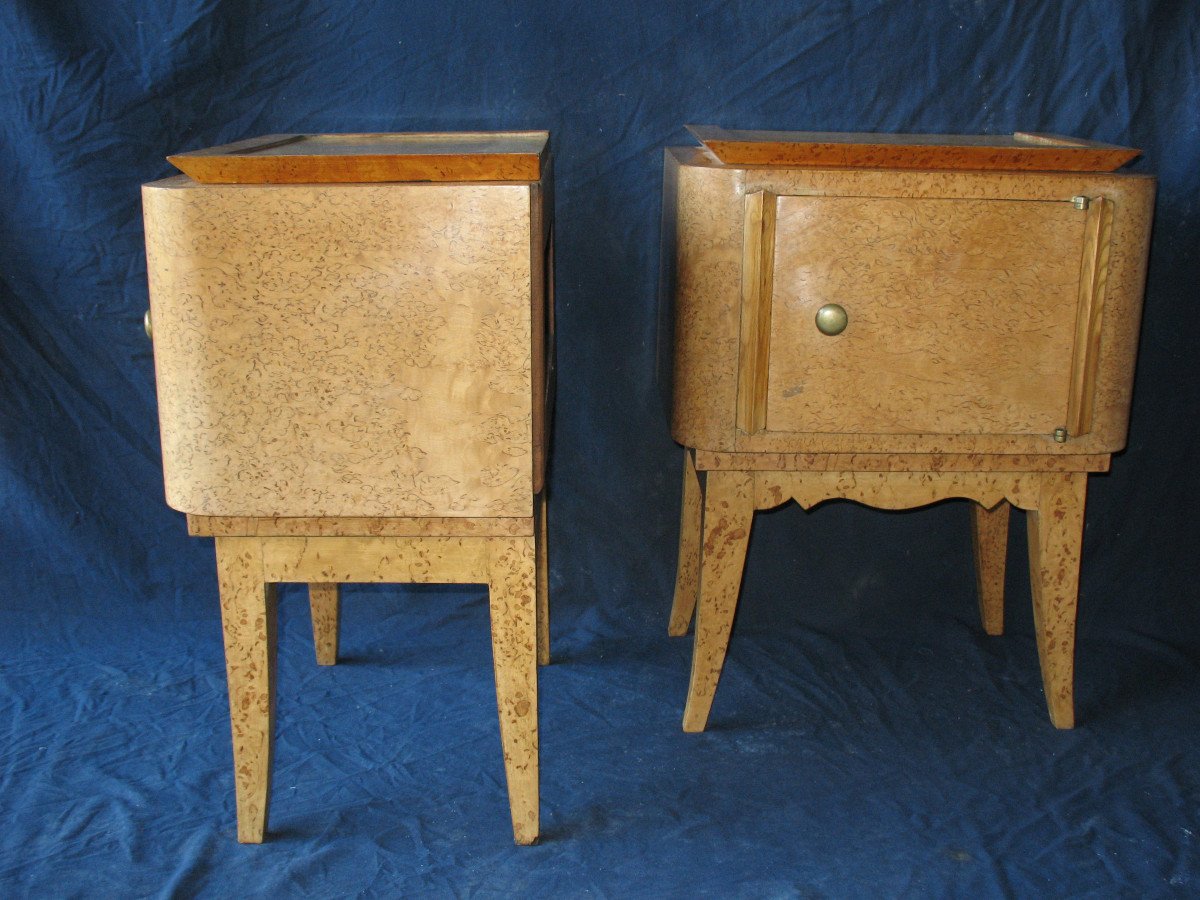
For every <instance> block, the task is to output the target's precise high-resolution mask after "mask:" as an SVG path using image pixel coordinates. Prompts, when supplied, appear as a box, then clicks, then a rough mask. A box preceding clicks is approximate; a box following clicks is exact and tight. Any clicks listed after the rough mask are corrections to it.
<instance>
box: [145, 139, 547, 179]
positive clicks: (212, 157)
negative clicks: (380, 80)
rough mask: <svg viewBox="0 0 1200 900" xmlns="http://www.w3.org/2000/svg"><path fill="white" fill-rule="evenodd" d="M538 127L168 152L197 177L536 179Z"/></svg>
mask: <svg viewBox="0 0 1200 900" xmlns="http://www.w3.org/2000/svg"><path fill="white" fill-rule="evenodd" d="M549 138H550V135H549V133H548V132H545V131H518V132H455V133H450V134H443V133H425V134H422V133H414V132H409V133H402V134H268V135H263V136H262V137H256V138H247V139H246V140H242V141H236V142H234V143H232V144H224V145H222V146H220V147H208V148H206V149H204V150H193V151H189V152H185V153H176V154H174V155H172V156H168V157H167V160H168V161H169V162H170V163H171V164H172V165H174V166H175V167H176V168H178V169H179V170H180V171H181V172H183V173H185V174H187V175H190V176H191V177H192V178H194V179H195V180H196V181H199V182H203V183H205V184H330V183H338V182H357V183H363V182H384V181H537V180H538V178H540V177H541V172H542V166H543V164H544V162H545V158H546V156H547V145H548V143H549Z"/></svg>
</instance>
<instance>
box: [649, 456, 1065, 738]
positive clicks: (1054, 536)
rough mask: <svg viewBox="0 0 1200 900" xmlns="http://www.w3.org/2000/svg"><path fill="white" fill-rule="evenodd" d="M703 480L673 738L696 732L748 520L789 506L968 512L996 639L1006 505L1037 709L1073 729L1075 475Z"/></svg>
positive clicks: (738, 574)
mask: <svg viewBox="0 0 1200 900" xmlns="http://www.w3.org/2000/svg"><path fill="white" fill-rule="evenodd" d="M706 474H707V477H706V479H705V480H704V481H703V482H698V483H697V490H698V491H699V493H700V494H701V497H702V501H701V502H702V503H703V510H704V511H703V524H702V533H703V540H702V541H701V542H700V546H699V548H698V552H699V557H700V562H699V565H700V579H699V590H698V601H697V606H696V640H695V649H694V651H693V656H692V675H691V681H690V684H689V688H688V699H687V705H686V707H685V710H684V718H683V728H684V731H703V730H704V728H705V726H706V724H707V722H708V716H709V712H710V710H711V707H712V701H713V697H714V695H715V693H716V689H717V682H718V680H719V679H720V674H721V668H722V666H723V664H724V659H725V654H726V651H727V649H728V645H729V636H730V629H731V628H732V625H733V618H734V614H735V613H736V610H737V602H738V595H739V591H740V585H741V579H742V571H743V567H744V565H745V554H746V548H747V544H748V541H749V536H750V530H751V526H752V523H753V516H754V511H755V510H765V509H772V508H774V507H777V506H780V505H781V504H784V503H787V502H789V501H793V500H794V501H796V503H798V504H799V505H800V506H802V507H803V508H805V509H811V508H812V507H814V506H817V505H819V504H820V503H823V502H825V501H826V500H831V499H848V500H854V501H856V502H858V503H863V504H865V505H868V506H872V507H878V508H883V509H911V508H914V507H920V506H926V505H929V504H931V503H936V502H938V501H941V500H946V499H950V498H966V499H970V500H974V501H975V502H976V503H977V504H979V506H978V507H976V509H977V510H978V512H973V533H974V535H975V549H976V565H977V569H976V571H977V573H978V575H979V584H980V607H981V611H982V615H983V621H984V628H985V630H986V631H987V632H988V633H989V634H999V633H1001V630H1002V627H1003V613H1004V552H1005V545H1006V542H1007V527H1008V509H1009V505H1010V504H1011V505H1012V506H1016V507H1018V508H1021V509H1025V510H1028V511H1029V533H1030V538H1029V540H1030V571H1031V578H1032V581H1033V585H1034V588H1033V605H1034V620H1035V627H1036V629H1037V641H1038V656H1039V658H1040V660H1041V666H1042V680H1043V685H1044V687H1045V692H1046V701H1047V705H1048V707H1049V710H1050V718H1051V721H1052V722H1053V723H1054V725H1055V726H1056V727H1058V728H1070V727H1072V726H1073V723H1074V707H1073V700H1072V686H1073V683H1074V646H1075V615H1076V606H1077V595H1078V580H1079V559H1080V549H1081V546H1082V540H1083V513H1084V501H1085V497H1086V492H1087V474H1086V473H1084V472H933V471H926V472H825V471H815V472H804V471H790V472H767V471H757V472H750V471H740V472H739V471H729V470H712V471H709V472H707V473H706ZM984 508H986V510H985V509H984ZM987 510H990V511H987ZM690 564H691V553H690V550H681V553H680V567H681V568H683V567H684V566H686V565H690ZM677 609H678V603H677V605H676V606H675V607H673V608H672V621H673V622H674V621H675V620H676V619H675V616H676V612H677ZM685 628H686V621H685ZM672 633H675V632H672ZM680 633H681V632H680Z"/></svg>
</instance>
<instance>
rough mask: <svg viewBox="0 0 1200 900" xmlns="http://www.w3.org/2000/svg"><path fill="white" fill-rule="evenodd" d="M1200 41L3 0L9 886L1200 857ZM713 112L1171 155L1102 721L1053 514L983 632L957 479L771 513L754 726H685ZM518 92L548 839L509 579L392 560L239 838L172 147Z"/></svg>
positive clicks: (1016, 6)
mask: <svg viewBox="0 0 1200 900" xmlns="http://www.w3.org/2000/svg"><path fill="white" fill-rule="evenodd" d="M1198 59H1200V5H1197V4H1196V3H1194V2H1189V0H1179V2H1167V0H1164V2H1151V0H1143V2H1132V0H1131V2H1121V0H1071V2H1046V3H1025V2H1018V0H1009V2H1001V0H976V2H965V0H963V2H959V0H953V2H946V3H928V4H924V3H904V2H888V0H844V2H830V3H819V4H818V3H809V2H804V3H769V2H760V3H754V2H736V0H726V2H718V0H696V2H692V3H686V4H685V3H675V2H671V3H646V2H641V0H614V2H610V3H604V4H589V3H582V2H578V0H575V2H562V3H503V2H496V0H476V2H471V3H455V2H446V0H442V2H409V3H389V2H383V0H374V2H372V0H353V2H352V0H346V2H341V3H332V2H324V3H322V2H316V0H277V2H265V0H264V2H242V3H233V2H220V0H173V2H169V3H166V2H158V3H150V2H117V0H77V2H51V0H9V2H7V3H4V4H2V5H0V130H2V133H3V143H2V144H0V211H2V215H0V300H2V312H0V359H2V362H3V366H2V377H0V422H2V423H3V424H2V426H0V523H2V524H0V534H2V535H3V538H2V541H3V544H2V546H3V553H2V554H0V556H2V558H0V895H3V896H13V897H15V896H146V895H158V894H161V895H164V896H173V895H182V896H191V895H196V894H199V895H204V896H236V895H248V894H257V893H263V894H271V895H274V896H287V895H312V896H334V895H342V894H346V895H349V894H354V893H358V892H365V893H367V894H376V895H378V894H382V895H398V894H405V895H419V894H423V893H427V894H433V895H439V896H440V895H463V896H467V895H470V896H475V895H483V896H486V895H491V894H493V893H494V894H500V895H513V896H579V895H586V896H681V897H683V896H696V895H702V896H703V895H709V896H721V897H738V896H747V897H762V896H838V897H841V896H878V895H885V896H888V895H918V896H924V895H930V894H932V895H971V896H984V895H1027V896H1044V895H1047V894H1058V895H1070V896H1076V895H1086V896H1118V895H1119V896H1163V895H1171V894H1179V895H1195V893H1196V892H1197V891H1198V890H1200V881H1198V879H1200V862H1198V860H1197V837H1196V831H1197V829H1198V826H1200V815H1198V801H1200V796H1198V793H1200V792H1198V789H1197V785H1198V779H1200V762H1198V760H1197V751H1196V749H1195V748H1196V747H1197V746H1198V745H1200V711H1198V708H1200V705H1198V704H1197V697H1198V696H1200V693H1198V689H1200V672H1198V667H1197V654H1198V653H1200V604H1198V603H1197V602H1196V601H1197V596H1196V594H1197V588H1196V585H1197V584H1200V567H1198V564H1197V560H1198V559H1200V554H1198V553H1197V550H1198V549H1200V540H1198V538H1200V534H1198V529H1197V525H1196V522H1197V517H1196V515H1195V514H1194V512H1193V510H1195V509H1196V508H1197V503H1198V501H1200V497H1198V496H1197V490H1196V476H1195V472H1196V467H1197V463H1198V462H1200V460H1197V456H1196V450H1195V447H1196V442H1195V440H1194V435H1195V432H1196V411H1197V400H1198V396H1197V393H1198V390H1197V379H1196V378H1195V374H1194V366H1193V358H1194V353H1195V350H1194V348H1195V345H1196V339H1197V325H1198V321H1197V319H1198V316H1197V303H1196V287H1195V285H1196V278H1195V275H1194V267H1195V264H1196V258H1197V252H1198V251H1200V239H1198V222H1197V203H1196V197H1197V195H1198V192H1200V135H1198V124H1200V112H1198V111H1200V77H1198ZM686 122H698V123H713V124H721V125H725V126H728V127H743V128H794V129H806V130H828V131H835V130H848V131H908V132H959V133H1008V132H1012V131H1013V130H1032V131H1050V132H1060V133H1067V134H1073V135H1078V136H1082V137H1088V138H1095V139H1099V140H1103V141H1110V142H1114V143H1120V144H1129V145H1133V146H1137V147H1141V148H1144V151H1145V154H1144V156H1143V157H1142V158H1141V159H1140V160H1139V161H1138V162H1136V163H1135V164H1134V166H1133V168H1135V169H1137V170H1141V171H1150V172H1155V173H1157V174H1158V176H1159V179H1160V189H1159V201H1158V208H1157V213H1156V220H1155V234H1154V249H1153V254H1152V259H1151V272H1150V279H1149V286H1148V290H1147V295H1146V316H1145V328H1144V332H1143V338H1142V345H1141V357H1140V364H1139V371H1138V378H1137V386H1136V394H1135V404H1134V411H1133V422H1132V431H1131V435H1130V442H1129V449H1128V451H1127V452H1126V453H1125V454H1124V455H1122V456H1120V457H1118V458H1117V459H1116V460H1115V462H1114V466H1113V471H1112V473H1111V474H1109V475H1107V476H1098V477H1093V478H1092V480H1091V494H1090V506H1089V512H1088V522H1087V526H1088V530H1087V537H1086V547H1085V560H1084V575H1083V587H1082V606H1081V614H1080V645H1079V652H1078V671H1077V675H1078V678H1077V702H1078V710H1079V717H1080V723H1081V724H1080V727H1079V728H1078V729H1077V730H1076V731H1074V732H1072V733H1063V734H1060V733H1056V732H1055V731H1054V730H1053V729H1052V728H1051V727H1050V725H1049V724H1048V722H1047V719H1046V715H1045V710H1044V704H1043V700H1042V697H1041V688H1040V682H1039V677H1038V671H1037V663H1036V656H1035V650H1034V647H1033V641H1032V637H1031V622H1030V614H1029V610H1028V602H1027V597H1028V579H1027V576H1026V575H1025V574H1024V547H1023V544H1024V541H1023V528H1022V525H1021V524H1020V523H1017V525H1016V526H1015V528H1014V533H1013V536H1012V541H1011V545H1012V548H1013V550H1012V554H1011V556H1012V559H1011V561H1010V570H1011V573H1012V574H1011V576H1010V578H1009V593H1010V597H1011V601H1010V604H1009V613H1008V620H1007V627H1008V634H1007V636H1006V637H1004V638H993V639H985V638H984V637H983V636H982V634H981V631H980V628H979V625H978V623H977V620H976V617H975V599H974V586H973V582H972V575H971V562H970V553H969V550H970V548H969V540H968V535H967V510H966V507H965V506H964V505H963V504H960V503H947V504H942V505H939V506H936V507H933V508H930V509H927V510H922V511H918V512H913V513H903V514H888V513H881V512H874V511H870V510H867V509H864V508H861V507H857V506H853V505H850V504H830V505H827V506H825V507H822V508H821V509H820V510H818V511H815V512H813V513H810V514H805V513H803V512H801V511H799V510H798V509H796V508H795V507H791V508H787V509H784V510H781V511H779V512H775V513H770V514H764V515H761V516H760V517H759V519H758V522H757V524H756V526H755V534H754V537H753V542H752V546H751V551H750V558H749V562H748V570H747V577H746V584H745V591H744V595H743V601H742V608H741V612H740V614H739V620H738V624H737V629H736V631H735V634H734V639H733V643H732V647H731V651H730V657H729V662H728V665H727V669H726V674H725V677H724V679H723V682H722V686H721V690H720V692H719V693H718V697H717V701H716V706H715V708H714V713H713V720H712V725H711V727H710V730H709V731H708V732H707V733H705V734H703V735H684V734H682V733H681V732H680V730H679V718H680V714H681V711H682V703H683V696H684V692H685V686H686V678H687V666H688V658H689V654H690V639H681V640H673V639H668V638H667V637H666V633H665V625H666V613H667V608H668V606H669V603H670V590H671V584H672V578H673V566H674V540H675V536H676V529H677V510H678V502H679V488H678V479H679V469H680V465H681V453H680V450H679V449H678V448H677V447H676V446H675V445H674V444H673V443H672V442H671V440H670V436H669V434H668V432H667V427H666V419H665V416H664V414H663V411H662V405H661V402H660V398H659V395H658V390H657V387H656V383H655V347H656V342H657V336H656V334H655V323H656V309H655V307H656V302H657V291H658V253H659V247H658V243H659V242H658V227H659V225H658V223H659V214H660V204H661V200H660V197H661V193H660V191H661V172H662V147H664V146H666V145H670V144H674V143H689V142H690V141H689V138H688V137H687V135H686V134H685V133H684V131H683V129H682V126H683V124H684V123H686ZM517 128H546V129H549V130H550V131H551V132H552V135H553V138H552V141H553V148H554V152H555V156H556V184H557V255H558V316H559V327H560V344H559V363H560V380H559V406H558V410H559V415H558V421H557V427H556V433H555V458H554V472H553V509H552V527H551V539H552V548H551V549H552V554H553V557H552V591H553V615H554V624H553V632H552V633H553V639H554V651H555V657H556V662H555V664H554V665H552V666H551V667H549V668H548V669H545V670H543V673H542V681H541V684H542V697H543V700H542V707H541V715H542V760H543V782H542V796H543V823H544V838H543V841H542V843H541V845H540V846H537V847H534V848H528V849H521V848H516V847H514V846H513V845H512V843H511V834H510V832H509V828H508V822H507V808H506V801H505V795H504V789H503V772H502V768H501V761H500V753H499V747H498V735H497V733H496V732H497V727H496V719H495V710H494V694H493V693H492V686H491V664H490V651H489V647H488V641H487V615H486V603H485V601H484V598H483V596H482V595H481V594H480V592H479V591H477V590H473V589H450V588H427V589H421V590H417V589H409V590H404V589H401V588H390V587H389V588H371V589H366V588H364V589H359V590H353V589H352V590H351V591H349V593H348V599H347V601H346V604H345V607H346V608H345V615H344V618H345V625H344V638H343V652H344V656H345V661H344V663H343V664H342V665H340V666H339V667H337V668H336V669H335V670H332V671H330V670H317V669H316V667H315V666H314V665H313V664H312V647H311V639H310V637H309V636H308V633H307V628H308V624H307V613H306V610H305V603H304V596H303V594H302V593H301V592H300V591H299V590H298V589H291V590H289V591H287V592H285V595H284V597H283V603H282V604H281V606H282V617H283V622H282V631H281V649H280V701H279V721H280V736H279V743H278V746H277V763H276V777H275V786H274V801H273V809H272V834H271V841H270V843H268V844H266V845H263V846H262V847H257V848H254V847H241V846H238V845H237V844H236V843H235V842H234V837H233V797H232V772H231V754H230V749H229V736H228V725H227V718H226V715H227V714H226V709H225V706H224V704H225V696H224V673H223V663H222V657H221V646H220V636H219V624H218V614H217V604H216V586H215V577H214V568H213V558H212V547H211V542H210V541H205V540H198V539H189V538H187V537H186V536H185V527H184V522H183V517H182V516H181V515H179V514H178V513H175V512H172V511H170V510H169V509H167V507H166V506H165V505H164V503H163V500H162V487H161V472H160V459H159V445H158V437H157V431H156V419H155V398H154V379H153V371H152V364H151V357H150V350H149V346H148V344H147V342H146V340H145V338H144V336H143V335H142V333H141V324H140V319H141V314H142V311H143V310H144V309H145V307H146V302H147V301H146V284H145V262H144V257H143V246H142V238H143V236H142V227H141V218H140V208H139V196H138V185H139V184H140V183H142V182H144V181H149V180H152V179H155V178H158V177H162V176H164V175H166V174H168V173H169V172H170V171H171V169H170V167H169V166H168V165H167V163H166V162H165V161H164V159H163V157H164V156H165V155H166V154H167V153H170V152H173V151H177V150H182V149H195V148H199V147H204V146H211V145H214V144H221V143H225V142H228V141H232V140H236V139H238V138H242V137H247V136H252V135H255V134H262V133H269V132H323V131H393V130H394V131H401V130H455V129H469V130H482V129H517Z"/></svg>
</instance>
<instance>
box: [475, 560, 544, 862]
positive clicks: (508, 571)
mask: <svg viewBox="0 0 1200 900" xmlns="http://www.w3.org/2000/svg"><path fill="white" fill-rule="evenodd" d="M533 544H534V541H533V538H490V539H489V540H488V549H489V553H488V563H487V570H488V579H487V583H488V595H489V598H490V599H489V605H490V608H491V617H492V657H493V660H494V662H495V668H496V704H497V707H498V708H499V711H500V741H501V744H502V745H503V748H504V771H505V774H506V775H507V778H508V799H509V808H510V811H511V813H512V825H513V835H514V837H515V838H516V841H517V843H518V844H532V843H533V842H534V841H536V840H537V837H538V827H539V825H538V822H539V812H538V708H537V644H538V639H537V608H536V607H537V600H536V596H535V594H536V588H535V583H536V580H537V571H536V570H537V563H536V559H535V553H534V546H533Z"/></svg>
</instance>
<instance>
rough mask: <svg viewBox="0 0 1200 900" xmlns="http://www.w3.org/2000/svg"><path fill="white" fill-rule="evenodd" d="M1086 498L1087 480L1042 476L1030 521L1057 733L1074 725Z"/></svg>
mask: <svg viewBox="0 0 1200 900" xmlns="http://www.w3.org/2000/svg"><path fill="white" fill-rule="evenodd" d="M1086 499H1087V476H1086V475H1084V474H1082V473H1078V472H1075V473H1062V474H1055V475H1049V474H1047V475H1043V476H1042V486H1041V493H1040V496H1039V498H1038V504H1037V507H1036V508H1034V509H1031V510H1030V512H1029V515H1028V517H1027V518H1028V521H1027V525H1026V532H1027V534H1028V536H1029V579H1030V583H1031V584H1032V586H1033V627H1034V631H1035V632H1036V634H1037V648H1038V659H1039V660H1040V662H1041V665H1042V684H1043V685H1044V686H1045V689H1046V703H1047V705H1049V707H1050V720H1051V721H1052V722H1053V723H1054V725H1055V727H1056V728H1073V727H1074V726H1075V701H1074V689H1075V688H1074V685H1075V679H1074V672H1075V619H1076V610H1077V607H1078V604H1079V563H1080V556H1081V551H1082V547H1083V518H1084V504H1085V502H1086Z"/></svg>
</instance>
